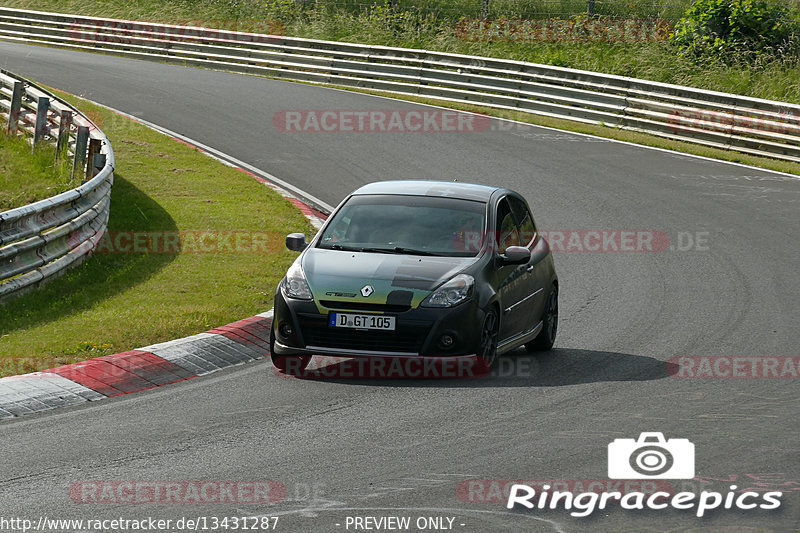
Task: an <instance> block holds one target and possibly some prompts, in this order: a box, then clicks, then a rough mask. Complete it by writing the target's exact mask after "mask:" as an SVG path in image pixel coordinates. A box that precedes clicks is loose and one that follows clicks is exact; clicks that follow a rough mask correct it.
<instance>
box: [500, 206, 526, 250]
mask: <svg viewBox="0 0 800 533" xmlns="http://www.w3.org/2000/svg"><path fill="white" fill-rule="evenodd" d="M495 234H496V235H497V248H498V252H499V253H501V254H502V253H505V251H506V248H508V247H509V246H519V245H520V244H519V232H518V231H517V223H516V221H515V220H514V214H513V213H512V212H511V207H510V206H509V205H508V200H506V199H505V198H503V199H502V200H500V204H498V206H497V227H496V228H495Z"/></svg>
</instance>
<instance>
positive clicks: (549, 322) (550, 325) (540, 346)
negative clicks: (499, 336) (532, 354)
mask: <svg viewBox="0 0 800 533" xmlns="http://www.w3.org/2000/svg"><path fill="white" fill-rule="evenodd" d="M556 333H558V287H555V286H554V287H553V288H552V290H551V291H550V295H549V296H548V297H547V302H546V303H545V305H544V311H543V312H542V331H540V332H539V334H538V335H537V336H536V338H535V339H533V340H532V341H531V342H529V343H528V344H526V345H525V348H527V349H528V350H529V351H536V352H546V351H548V350H550V349H552V348H553V344H555V342H556Z"/></svg>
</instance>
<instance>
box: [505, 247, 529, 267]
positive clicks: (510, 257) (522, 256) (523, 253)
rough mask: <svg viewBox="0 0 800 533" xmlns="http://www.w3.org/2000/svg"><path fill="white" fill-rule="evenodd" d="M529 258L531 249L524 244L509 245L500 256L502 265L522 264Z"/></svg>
mask: <svg viewBox="0 0 800 533" xmlns="http://www.w3.org/2000/svg"><path fill="white" fill-rule="evenodd" d="M530 260H531V251H530V250H528V249H527V248H525V247H524V246H509V247H508V248H506V253H504V254H502V255H501V256H500V264H502V265H522V264H525V263H527V262H528V261H530Z"/></svg>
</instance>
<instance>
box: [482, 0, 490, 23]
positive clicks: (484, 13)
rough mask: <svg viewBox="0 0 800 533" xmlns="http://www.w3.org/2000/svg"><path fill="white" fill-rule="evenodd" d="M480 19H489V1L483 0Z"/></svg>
mask: <svg viewBox="0 0 800 533" xmlns="http://www.w3.org/2000/svg"><path fill="white" fill-rule="evenodd" d="M481 18H482V19H483V20H486V19H488V18H489V0H483V2H482V4H481Z"/></svg>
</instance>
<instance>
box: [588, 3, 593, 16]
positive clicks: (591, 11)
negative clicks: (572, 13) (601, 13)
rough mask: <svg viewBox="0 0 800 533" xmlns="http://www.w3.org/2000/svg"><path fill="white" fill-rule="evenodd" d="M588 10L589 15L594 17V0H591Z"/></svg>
mask: <svg viewBox="0 0 800 533" xmlns="http://www.w3.org/2000/svg"><path fill="white" fill-rule="evenodd" d="M587 10H588V11H589V16H590V17H593V16H594V0H589V6H588V9H587Z"/></svg>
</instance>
